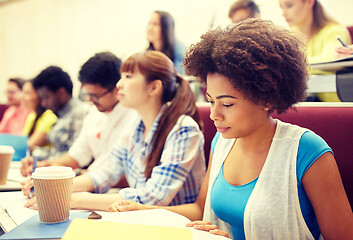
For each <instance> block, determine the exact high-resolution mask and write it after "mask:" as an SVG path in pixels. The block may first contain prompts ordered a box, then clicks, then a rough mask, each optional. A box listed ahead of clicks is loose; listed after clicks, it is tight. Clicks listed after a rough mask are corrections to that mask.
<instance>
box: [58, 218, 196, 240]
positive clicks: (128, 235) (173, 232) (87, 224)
mask: <svg viewBox="0 0 353 240" xmlns="http://www.w3.org/2000/svg"><path fill="white" fill-rule="evenodd" d="M77 239H85V240H95V239H105V240H110V239H111V240H115V239H120V240H140V239H144V240H155V239H168V240H180V239H182V240H192V239H193V237H192V232H191V229H188V228H177V227H160V226H151V225H139V224H129V223H116V222H109V221H92V220H88V219H74V220H73V222H72V223H71V224H70V226H69V228H68V229H67V231H66V233H65V235H64V237H63V238H62V240H77Z"/></svg>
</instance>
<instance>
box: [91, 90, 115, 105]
mask: <svg viewBox="0 0 353 240" xmlns="http://www.w3.org/2000/svg"><path fill="white" fill-rule="evenodd" d="M114 89H115V87H114V88H111V89H108V90H107V91H105V92H104V93H102V94H100V95H95V94H90V93H86V94H85V95H86V96H87V98H88V99H89V98H90V99H91V100H92V102H95V103H97V102H98V101H99V99H101V98H102V97H104V96H105V95H107V94H108V93H110V92H111V91H113V90H114Z"/></svg>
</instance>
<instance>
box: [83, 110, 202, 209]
mask: <svg viewBox="0 0 353 240" xmlns="http://www.w3.org/2000/svg"><path fill="white" fill-rule="evenodd" d="M160 116H161V114H159V115H158V116H157V118H156V120H155V122H154V123H153V126H152V129H151V131H150V132H149V133H148V135H147V137H146V138H144V131H145V127H144V124H143V122H142V121H140V122H139V124H138V126H137V128H136V130H135V132H133V133H132V134H130V137H129V138H122V139H121V141H120V142H119V144H117V145H116V146H115V147H113V149H111V151H110V152H109V154H108V155H107V156H106V161H105V166H102V167H101V168H100V169H97V170H95V171H91V172H89V173H87V174H88V176H89V177H90V178H91V179H92V181H93V183H94V185H95V189H96V192H100V193H101V192H106V191H107V190H108V189H109V188H110V186H112V185H114V184H116V183H117V182H118V181H119V180H120V178H121V176H122V175H123V174H125V176H126V179H127V181H128V183H129V186H130V187H128V188H124V189H122V190H120V192H119V193H120V195H121V196H122V197H123V198H124V199H127V200H132V201H136V202H140V203H143V204H148V205H178V204H184V203H193V202H195V200H196V198H197V195H198V192H199V190H200V187H201V184H202V181H203V177H204V174H205V157H204V152H203V144H204V137H203V134H202V132H201V130H200V129H199V126H198V125H197V123H196V122H195V121H194V120H193V119H192V118H191V117H189V116H181V117H180V118H179V119H178V121H177V123H176V125H175V126H174V128H173V129H172V130H171V132H170V133H169V135H168V137H167V139H166V142H165V146H164V150H163V153H162V156H161V160H160V164H159V165H158V166H156V167H154V168H153V171H152V175H151V178H149V179H148V180H147V181H146V177H145V176H144V171H145V167H146V161H147V160H146V157H147V156H148V154H149V153H150V152H151V150H152V149H151V140H152V137H153V135H154V134H155V131H156V129H157V126H158V122H159V118H160Z"/></svg>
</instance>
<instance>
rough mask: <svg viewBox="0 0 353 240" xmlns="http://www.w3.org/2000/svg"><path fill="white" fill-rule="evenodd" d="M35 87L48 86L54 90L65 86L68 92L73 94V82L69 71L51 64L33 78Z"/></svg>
mask: <svg viewBox="0 0 353 240" xmlns="http://www.w3.org/2000/svg"><path fill="white" fill-rule="evenodd" d="M33 87H34V88H35V89H36V90H38V89H40V88H42V87H46V88H48V90H50V91H52V92H56V91H58V90H59V89H60V88H64V89H65V90H66V92H67V93H68V94H69V95H71V96H72V88H73V84H72V81H71V78H70V76H69V74H68V73H67V72H65V71H63V70H62V69H61V68H60V67H56V66H50V67H47V68H46V69H44V70H43V71H41V72H40V73H39V74H38V76H36V77H35V78H34V79H33Z"/></svg>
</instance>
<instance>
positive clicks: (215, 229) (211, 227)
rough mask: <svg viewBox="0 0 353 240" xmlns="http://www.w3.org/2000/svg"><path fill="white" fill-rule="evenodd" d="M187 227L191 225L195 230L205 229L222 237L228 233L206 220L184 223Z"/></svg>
mask: <svg viewBox="0 0 353 240" xmlns="http://www.w3.org/2000/svg"><path fill="white" fill-rule="evenodd" d="M186 226H187V227H193V228H195V229H197V230H202V231H207V232H209V233H212V234H215V235H220V236H223V237H229V236H228V233H226V232H224V231H222V230H220V229H219V228H218V227H217V226H216V225H213V224H211V223H210V222H207V221H193V222H190V223H188V224H186Z"/></svg>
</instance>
